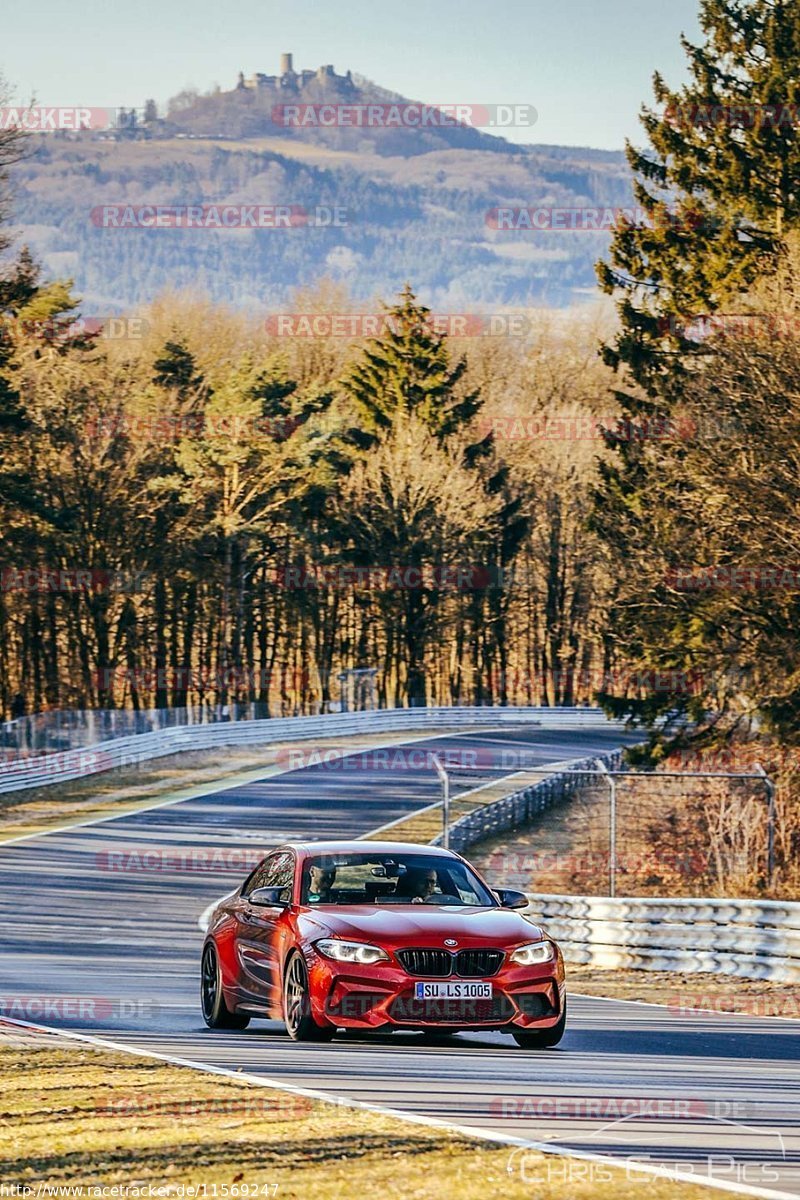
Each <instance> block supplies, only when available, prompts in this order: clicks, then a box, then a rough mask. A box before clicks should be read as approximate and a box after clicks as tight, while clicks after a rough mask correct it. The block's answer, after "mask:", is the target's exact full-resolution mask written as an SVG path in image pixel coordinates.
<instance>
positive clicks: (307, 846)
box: [276, 841, 458, 858]
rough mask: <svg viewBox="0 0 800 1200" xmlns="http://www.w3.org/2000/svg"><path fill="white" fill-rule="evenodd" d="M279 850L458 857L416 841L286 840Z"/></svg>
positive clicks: (303, 853) (303, 852)
mask: <svg viewBox="0 0 800 1200" xmlns="http://www.w3.org/2000/svg"><path fill="white" fill-rule="evenodd" d="M276 849H277V850H288V849H291V850H295V851H297V853H298V854H300V855H302V856H303V857H308V856H309V855H315V854H369V853H370V851H374V852H375V853H376V854H397V855H402V854H430V855H434V856H436V857H437V858H457V857H458V855H456V854H453V852H452V851H451V850H444V849H443V848H442V847H441V846H428V845H417V844H415V843H414V842H373V841H369V842H366V841H364V842H344V841H339V842H335V841H325V842H284V844H283V845H282V846H278V847H276Z"/></svg>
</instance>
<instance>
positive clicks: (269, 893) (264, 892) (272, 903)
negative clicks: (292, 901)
mask: <svg viewBox="0 0 800 1200" xmlns="http://www.w3.org/2000/svg"><path fill="white" fill-rule="evenodd" d="M286 890H287V889H286V888H285V887H260V888H253V891H252V892H251V893H250V895H249V896H245V899H246V900H247V903H248V904H257V905H259V906H260V907H261V908H285V907H286V905H287V903H288V901H286V900H283V899H281V897H282V896H283V894H284V892H285V891H286Z"/></svg>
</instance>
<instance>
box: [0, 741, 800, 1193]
mask: <svg viewBox="0 0 800 1200" xmlns="http://www.w3.org/2000/svg"><path fill="white" fill-rule="evenodd" d="M623 740H625V739H623V738H621V737H620V734H619V733H618V732H615V731H605V730H579V731H574V732H572V731H565V730H558V731H556V730H550V731H548V730H543V729H540V728H536V727H520V728H517V729H507V728H506V729H503V730H498V731H497V732H494V733H480V734H478V733H475V734H465V735H460V736H448V737H446V738H441V739H438V740H430V741H426V742H425V743H420V742H415V747H416V748H419V747H420V746H421V745H424V746H425V747H426V748H433V747H436V748H438V749H440V750H441V749H444V748H447V747H451V748H452V747H456V746H457V747H458V748H459V749H460V750H461V751H473V750H474V751H475V752H476V754H477V755H478V756H479V759H480V761H481V762H482V763H487V761H488V762H489V763H490V765H487V766H485V767H484V768H483V770H482V773H481V777H480V778H479V779H477V778H475V777H468V776H466V775H459V777H458V783H457V786H456V789H455V790H456V791H458V790H465V789H466V788H468V787H474V786H475V783H476V782H482V781H483V779H486V778H489V777H492V776H499V775H502V774H507V773H508V772H509V770H510V769H514V768H513V767H510V760H511V757H512V754H511V753H510V752H513V751H514V750H518V749H524V751H525V754H526V756H527V761H528V762H530V761H531V760H532V759H535V761H537V762H541V763H542V764H546V763H551V762H560V761H563V760H565V759H571V758H579V757H585V756H587V755H591V754H595V753H601V752H605V751H608V750H610V749H612V748H614V747H615V746H617V745H619V744H620V742H621V741H623ZM491 764H493V765H491ZM438 794H439V793H438V783H437V781H436V778H435V776H434V775H433V774H432V772H430V771H429V770H426V769H424V768H422V769H421V768H415V769H408V770H399V771H398V770H392V771H389V770H386V769H380V768H378V769H376V767H375V766H374V764H373V763H371V762H369V761H366V762H365V761H363V760H360V759H358V758H357V759H355V760H352V761H351V762H350V763H348V764H346V765H345V766H342V765H340V766H338V767H332V768H331V767H329V768H326V767H325V766H324V765H321V764H320V765H312V766H307V767H303V768H301V769H299V770H296V771H292V772H291V773H289V774H286V775H282V776H280V777H278V778H273V779H267V780H264V781H261V782H257V783H250V784H248V785H246V786H239V787H233V788H228V789H222V790H220V791H217V792H214V793H212V794H208V795H205V796H203V797H201V798H199V799H193V800H185V801H181V802H179V803H175V804H171V805H168V806H165V807H159V808H154V809H151V810H149V811H142V812H140V813H136V814H131V815H128V816H125V817H121V818H117V819H113V820H104V821H100V822H98V823H96V824H92V825H87V826H82V827H78V828H75V829H73V830H67V831H60V832H59V831H56V832H53V833H51V834H45V835H38V836H35V837H32V838H30V839H27V840H24V841H21V842H18V843H16V844H12V845H9V846H5V847H3V846H0V930H1V931H2V936H0V1004H2V1011H3V1012H4V1013H5V1015H7V1016H12V1017H16V1018H19V1019H22V1020H25V1019H29V1020H32V1021H36V1022H39V1023H41V1024H44V1025H47V1026H52V1027H57V1028H64V1029H72V1030H84V1031H88V1032H92V1033H95V1034H97V1035H101V1036H106V1037H110V1038H113V1040H114V1041H116V1042H118V1043H122V1044H125V1045H128V1046H130V1047H131V1049H135V1048H137V1047H138V1048H145V1049H151V1050H155V1051H158V1052H161V1053H165V1054H172V1055H176V1056H179V1057H182V1058H186V1059H191V1060H193V1061H195V1062H204V1063H208V1064H213V1065H216V1066H222V1067H226V1068H230V1069H232V1070H240V1071H242V1072H243V1073H244V1074H245V1075H248V1074H250V1075H253V1076H254V1077H264V1078H267V1079H270V1080H274V1081H278V1082H280V1083H285V1084H289V1085H292V1086H295V1087H305V1088H310V1089H314V1090H316V1091H322V1092H325V1093H329V1094H330V1095H331V1096H343V1097H348V1098H350V1099H354V1100H359V1101H366V1102H368V1103H373V1104H380V1105H384V1106H387V1107H389V1108H393V1109H396V1110H398V1111H401V1112H408V1113H413V1114H417V1115H422V1116H428V1117H435V1118H439V1119H444V1120H447V1121H451V1122H454V1123H456V1124H458V1125H461V1126H465V1127H474V1128H475V1129H477V1130H482V1131H487V1130H488V1131H492V1132H494V1133H495V1134H499V1135H509V1136H512V1137H516V1138H521V1139H525V1140H531V1141H533V1142H547V1143H549V1144H551V1145H553V1146H562V1147H570V1148H574V1149H578V1150H581V1151H587V1152H591V1153H593V1154H599V1155H611V1156H613V1157H614V1158H615V1159H623V1160H626V1161H628V1160H630V1161H631V1162H632V1163H635V1162H650V1163H654V1162H663V1163H666V1164H668V1165H670V1166H674V1167H678V1168H680V1169H681V1170H682V1171H685V1172H691V1173H692V1174H693V1175H694V1176H695V1177H696V1178H697V1179H698V1180H701V1179H702V1180H709V1179H710V1180H711V1181H713V1182H717V1183H720V1184H722V1185H723V1186H728V1187H730V1186H733V1187H737V1188H742V1189H752V1190H756V1191H760V1192H762V1193H769V1194H773V1195H775V1194H794V1195H800V1129H799V1128H798V1122H799V1121H800V1021H797V1022H795V1021H784V1020H777V1019H775V1020H773V1019H758V1020H757V1019H754V1018H747V1017H732V1016H720V1015H685V1016H678V1015H672V1014H670V1013H669V1012H668V1011H667V1010H666V1009H664V1008H656V1007H651V1006H646V1005H633V1004H625V1003H622V1002H618V1001H609V1000H598V999H592V998H588V997H586V998H584V997H578V996H576V997H572V998H571V1002H570V1008H571V1019H570V1023H569V1027H568V1032H567V1036H566V1037H565V1039H564V1041H563V1042H562V1044H561V1046H560V1047H559V1048H558V1049H556V1050H551V1051H547V1052H531V1051H523V1050H521V1049H519V1048H518V1047H517V1046H516V1044H515V1043H514V1042H513V1041H512V1040H511V1038H510V1037H507V1036H504V1035H501V1034H485V1035H483V1034H461V1035H458V1036H456V1037H455V1038H453V1039H450V1040H446V1041H443V1043H442V1044H441V1045H428V1044H425V1045H423V1044H421V1041H420V1037H419V1035H415V1034H395V1035H392V1036H390V1037H380V1038H376V1037H375V1036H373V1037H371V1038H369V1039H358V1038H354V1037H351V1036H348V1037H344V1038H341V1039H337V1040H336V1041H335V1042H334V1043H332V1044H331V1045H327V1046H325V1045H322V1046H317V1045H311V1046H305V1045H297V1044H294V1043H291V1042H289V1040H288V1038H287V1037H286V1036H285V1035H284V1034H283V1033H282V1032H281V1030H280V1027H279V1026H278V1025H276V1024H274V1023H270V1022H254V1024H253V1025H252V1026H251V1028H250V1029H249V1030H248V1031H247V1032H245V1033H211V1032H209V1031H208V1030H206V1029H205V1027H204V1025H203V1022H202V1019H201V1017H200V1011H199V1004H198V967H199V949H200V944H201V940H202V935H201V934H200V931H199V929H198V925H197V919H198V915H199V914H200V912H201V911H202V910H203V909H204V908H205V907H206V906H207V905H208V904H209V903H210V902H211V901H212V900H214V899H215V898H216V897H218V896H220V895H222V894H223V893H224V892H225V891H226V890H230V889H231V888H232V887H234V886H236V884H237V883H238V882H239V881H240V880H241V879H242V878H243V876H244V874H245V873H246V871H248V870H249V869H250V864H251V863H255V861H257V859H258V858H259V857H260V856H261V855H262V854H263V852H265V851H266V850H268V849H269V848H270V847H272V846H274V845H276V844H278V843H280V842H281V841H284V840H287V839H290V838H305V839H310V838H327V837H344V838H349V837H358V836H361V835H363V834H364V833H366V832H367V831H369V830H372V829H374V828H376V827H378V826H382V825H384V824H386V823H388V822H391V821H393V820H396V819H398V818H399V817H402V816H404V815H406V814H408V813H411V812H414V811H415V810H417V809H419V808H421V807H424V806H425V805H426V804H431V803H433V802H434V801H436V800H437V799H438ZM386 836H387V837H389V836H390V831H387V835H386ZM496 882H497V883H498V884H500V883H501V882H502V881H501V880H497V881H496ZM509 1154H510V1161H509V1169H510V1170H512V1171H516V1172H519V1173H520V1174H521V1175H522V1176H523V1177H524V1178H526V1179H527V1180H528V1181H529V1182H531V1184H532V1186H533V1185H535V1184H537V1183H545V1182H546V1180H545V1179H542V1178H541V1177H540V1176H537V1174H536V1173H535V1171H534V1168H533V1167H532V1165H531V1164H530V1162H529V1161H527V1160H526V1157H525V1150H524V1148H522V1149H518V1150H515V1151H510V1152H509ZM602 1169H603V1168H602V1166H600V1165H598V1164H596V1163H592V1164H590V1163H586V1162H584V1163H580V1164H572V1165H570V1164H567V1165H565V1164H564V1162H563V1160H560V1161H559V1160H554V1162H553V1164H552V1178H553V1179H556V1178H559V1177H563V1175H564V1172H565V1171H570V1172H573V1174H572V1175H571V1176H570V1177H572V1178H577V1177H578V1176H576V1175H575V1174H574V1172H575V1171H578V1172H580V1171H593V1172H595V1173H596V1177H597V1178H600V1175H599V1172H601V1171H602Z"/></svg>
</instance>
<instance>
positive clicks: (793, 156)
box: [598, 0, 800, 409]
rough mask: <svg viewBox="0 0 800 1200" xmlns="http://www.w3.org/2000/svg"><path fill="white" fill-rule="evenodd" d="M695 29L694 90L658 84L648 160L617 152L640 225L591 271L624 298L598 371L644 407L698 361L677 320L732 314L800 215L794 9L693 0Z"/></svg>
mask: <svg viewBox="0 0 800 1200" xmlns="http://www.w3.org/2000/svg"><path fill="white" fill-rule="evenodd" d="M700 24H701V28H702V30H703V33H704V35H705V40H704V42H703V44H702V45H699V46H695V45H692V44H691V43H690V42H689V41H688V40H687V39H686V38H683V39H682V44H683V47H684V49H685V51H686V54H687V57H688V60H689V71H690V77H691V78H690V82H689V83H688V84H687V85H686V86H685V87H683V88H682V89H680V90H679V91H673V90H671V89H670V88H669V87H668V86H667V84H666V83H665V81H664V79H663V78H662V76H661V75H660V74H656V75H655V76H654V80H653V90H654V94H655V99H656V101H657V103H658V104H659V105H660V106H662V107H663V111H656V110H654V109H648V108H643V110H642V115H641V123H642V126H643V128H644V130H645V133H646V134H647V137H648V140H649V143H650V145H649V148H646V149H643V150H640V149H637V148H636V147H634V146H633V145H631V144H630V143H628V146H627V156H628V161H629V162H630V165H631V167H632V169H633V172H634V177H635V184H634V191H635V197H636V202H637V205H638V206H639V209H640V210H641V212H642V219H641V220H635V221H633V222H630V223H625V225H624V226H623V227H622V228H620V229H619V230H618V231H617V233H616V235H615V238H614V241H613V244H612V248H611V262H610V263H607V262H601V263H599V264H598V275H599V278H600V283H601V286H602V287H603V289H604V290H605V291H606V292H607V293H609V294H616V295H617V296H619V295H620V293H621V298H620V300H619V305H618V309H619V314H620V318H621V324H622V328H621V331H620V333H619V335H618V337H617V339H616V342H615V344H614V345H613V346H608V347H606V349H605V358H606V361H607V362H609V363H610V364H611V365H612V366H614V367H619V366H621V365H622V366H625V367H627V368H628V370H629V372H630V375H631V377H632V378H633V380H634V381H635V382H636V383H637V384H638V385H640V387H641V388H643V389H644V391H645V392H646V393H647V394H648V395H649V396H650V397H651V398H653V397H660V398H663V397H664V394H665V393H668V392H669V389H670V386H671V383H672V382H673V381H674V380H675V377H676V375H677V376H678V377H679V376H680V373H681V369H682V367H683V366H684V365H685V358H686V356H687V355H691V354H693V353H698V352H701V353H702V351H701V350H700V351H698V346H697V343H696V342H694V341H692V339H691V338H687V337H686V336H685V335H686V325H687V318H691V317H693V316H697V315H705V314H709V313H714V312H718V311H720V310H721V309H724V307H725V306H726V305H728V304H735V303H736V299H737V296H739V295H740V293H742V292H743V291H746V290H747V288H748V287H749V286H750V284H751V283H752V282H753V281H754V280H755V279H756V278H757V277H758V276H759V274H760V273H761V272H763V271H764V270H765V269H770V268H771V266H772V264H773V263H774V260H775V256H776V254H777V253H778V251H779V250H780V247H781V244H782V239H783V237H784V234H785V232H786V231H787V229H789V228H790V227H791V226H793V225H795V224H796V223H797V221H798V218H799V217H800V189H799V188H798V180H800V75H798V71H797V63H798V60H800V5H798V3H797V0H701V12H700ZM626 400H627V404H628V406H629V407H631V408H633V409H637V408H640V407H641V404H640V403H637V401H636V399H635V398H634V397H631V396H628V397H626ZM644 407H645V408H646V407H647V405H646V404H645V405H644Z"/></svg>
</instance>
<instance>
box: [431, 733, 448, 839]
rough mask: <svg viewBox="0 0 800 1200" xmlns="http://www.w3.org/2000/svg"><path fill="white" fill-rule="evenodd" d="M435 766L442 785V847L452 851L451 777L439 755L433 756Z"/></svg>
mask: <svg viewBox="0 0 800 1200" xmlns="http://www.w3.org/2000/svg"><path fill="white" fill-rule="evenodd" d="M433 765H434V766H435V768H436V774H437V775H438V776H439V779H440V780H441V783H442V847H443V848H444V849H445V850H449V849H450V776H449V775H448V774H447V771H445V769H444V767H443V766H442V760H441V759H440V758H439V756H438V754H434V756H433Z"/></svg>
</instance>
